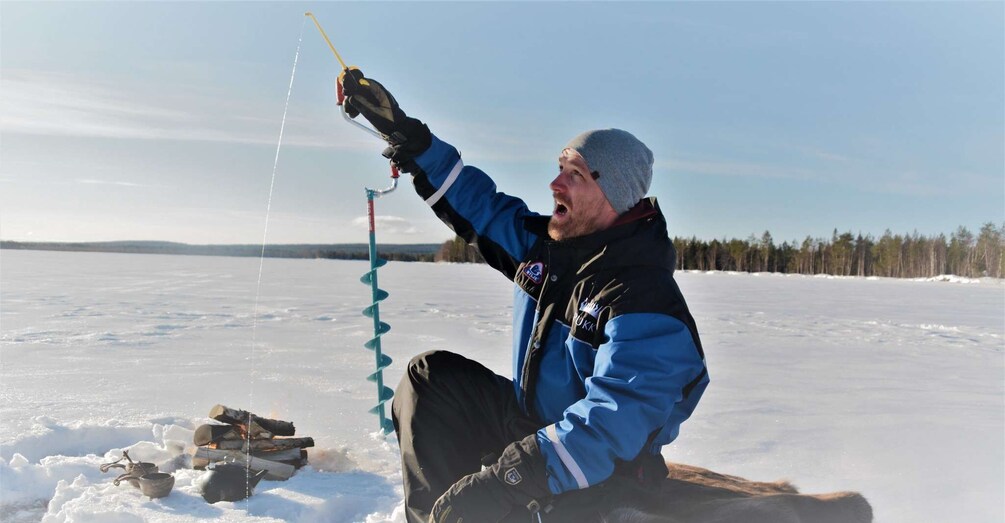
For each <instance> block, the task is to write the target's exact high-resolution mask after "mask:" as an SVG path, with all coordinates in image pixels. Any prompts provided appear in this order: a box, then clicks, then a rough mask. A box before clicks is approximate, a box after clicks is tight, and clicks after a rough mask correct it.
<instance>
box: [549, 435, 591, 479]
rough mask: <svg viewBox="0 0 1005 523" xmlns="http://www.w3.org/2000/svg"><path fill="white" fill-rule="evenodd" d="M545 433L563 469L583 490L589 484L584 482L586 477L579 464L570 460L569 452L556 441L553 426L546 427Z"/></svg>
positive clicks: (556, 436)
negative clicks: (567, 470) (566, 470)
mask: <svg viewBox="0 0 1005 523" xmlns="http://www.w3.org/2000/svg"><path fill="white" fill-rule="evenodd" d="M545 432H546V433H547V434H548V439H549V440H551V443H552V445H554V446H555V451H556V452H558V457H559V458H560V459H561V460H562V464H563V465H565V468H567V469H569V472H571V473H572V477H574V478H576V483H577V484H578V485H579V488H581V489H584V488H586V487H589V486H590V484H589V483H588V482H587V481H586V475H585V474H583V469H581V468H579V464H578V463H576V460H574V459H572V456H571V455H570V454H569V451H568V450H566V448H565V445H563V444H562V441H561V440H559V439H558V431H557V430H555V424H551V425H548V427H547V428H546V429H545Z"/></svg>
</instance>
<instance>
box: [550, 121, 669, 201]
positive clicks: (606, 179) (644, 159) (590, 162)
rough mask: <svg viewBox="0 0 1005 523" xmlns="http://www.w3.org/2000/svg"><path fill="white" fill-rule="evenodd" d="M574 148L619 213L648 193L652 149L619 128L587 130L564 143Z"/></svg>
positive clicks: (651, 174) (651, 173)
mask: <svg viewBox="0 0 1005 523" xmlns="http://www.w3.org/2000/svg"><path fill="white" fill-rule="evenodd" d="M565 147H566V148H568V149H574V150H575V151H576V152H578V153H579V154H580V155H582V157H583V159H584V160H586V165H587V166H589V168H590V169H591V170H593V171H596V172H597V173H598V174H599V175H600V177H599V178H597V184H599V185H600V190H602V191H604V196H606V197H607V201H609V202H611V207H614V210H615V211H617V212H618V214H622V213H624V212H625V211H627V210H628V209H631V208H632V207H635V204H637V203H639V200H641V199H642V198H645V196H646V193H647V192H649V183H650V182H651V181H652V179H653V152H652V151H650V150H649V148H648V147H646V144H644V143H642V142H640V141H639V139H638V138H636V137H634V136H632V133H629V132H628V131H622V130H621V129H599V130H595V131H586V132H585V133H583V134H581V135H579V136H577V137H575V138H573V139H572V141H570V142H569V145H566V146H565Z"/></svg>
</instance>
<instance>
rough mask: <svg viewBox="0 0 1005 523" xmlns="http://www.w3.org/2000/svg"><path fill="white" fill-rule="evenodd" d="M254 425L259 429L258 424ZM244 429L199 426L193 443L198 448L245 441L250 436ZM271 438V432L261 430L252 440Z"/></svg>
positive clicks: (225, 426) (227, 426)
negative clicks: (226, 441) (221, 442)
mask: <svg viewBox="0 0 1005 523" xmlns="http://www.w3.org/2000/svg"><path fill="white" fill-rule="evenodd" d="M253 425H255V426H256V427H257V424H253ZM259 428H260V427H259ZM242 429H243V427H237V426H234V425H208V424H207V425H199V427H198V428H196V429H195V434H194V435H193V436H192V441H193V442H194V443H195V444H196V445H198V446H203V445H209V444H211V443H216V442H217V441H221V440H230V441H243V440H245V439H247V438H248V436H247V434H246V433H245V432H244V430H242ZM270 438H272V433H271V432H264V431H261V430H259V431H256V432H253V433H252V435H251V439H253V440H255V439H270Z"/></svg>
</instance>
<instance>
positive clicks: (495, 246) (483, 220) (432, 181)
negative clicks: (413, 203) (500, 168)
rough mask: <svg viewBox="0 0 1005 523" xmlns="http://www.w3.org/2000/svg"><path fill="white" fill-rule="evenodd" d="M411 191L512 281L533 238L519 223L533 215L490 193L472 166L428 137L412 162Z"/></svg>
mask: <svg viewBox="0 0 1005 523" xmlns="http://www.w3.org/2000/svg"><path fill="white" fill-rule="evenodd" d="M415 163H416V165H417V167H418V169H417V170H416V171H415V172H413V173H412V175H413V178H412V180H413V183H414V184H415V191H416V192H417V193H418V194H419V196H421V197H422V198H424V199H425V200H426V204H428V205H429V206H430V207H432V209H433V211H434V212H435V213H436V215H437V216H438V217H439V218H440V219H441V220H442V221H443V222H444V223H446V224H447V225H448V226H449V227H450V228H451V229H453V230H454V232H455V233H457V235H458V236H460V237H461V238H464V240H465V241H467V242H468V243H469V244H472V245H476V246H477V247H478V250H479V252H481V254H482V257H484V258H485V261H487V262H488V263H489V265H491V266H492V267H495V268H496V269H498V270H500V271H502V272H503V273H504V274H506V275H507V276H508V277H509V278H510V279H513V277H514V275H515V273H516V268H517V266H518V265H519V264H520V261H521V260H522V259H523V257H524V255H525V254H527V251H528V250H530V248H531V247H532V246H533V245H534V243H535V242H536V241H537V239H538V237H537V235H535V234H533V233H531V232H529V231H528V230H526V229H525V228H524V219H525V218H527V217H531V216H538V214H537V213H534V212H531V211H530V210H529V209H528V208H527V204H525V203H524V202H523V200H521V199H519V198H515V197H513V196H509V195H506V194H504V193H501V192H498V191H497V190H496V185H495V183H493V182H492V179H491V178H489V177H488V175H487V174H485V173H484V172H482V171H481V170H480V169H478V168H476V167H471V166H466V165H464V162H463V161H461V156H460V153H458V152H457V149H455V148H454V147H453V146H451V145H450V144H447V143H445V142H443V141H441V140H440V139H439V138H437V137H436V136H433V137H432V143H431V145H430V146H429V148H428V149H427V150H426V151H425V152H424V153H422V154H421V155H419V156H418V157H416V158H415Z"/></svg>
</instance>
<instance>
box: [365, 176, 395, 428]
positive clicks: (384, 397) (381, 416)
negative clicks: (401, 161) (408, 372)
mask: <svg viewBox="0 0 1005 523" xmlns="http://www.w3.org/2000/svg"><path fill="white" fill-rule="evenodd" d="M379 195H380V193H379V192H378V191H374V190H372V189H367V190H366V204H367V217H368V218H369V222H370V224H369V225H370V271H369V272H367V273H366V274H364V275H363V278H361V280H362V282H363V283H369V284H370V296H371V300H372V301H371V304H370V306H369V307H367V308H366V309H364V310H363V314H364V315H366V316H369V317H372V318H373V338H372V339H371V340H370V341H368V342H367V343H366V347H367V348H368V349H371V350H373V352H374V367H375V369H376V370H375V371H374V373H373V374H371V375H370V376H369V377H368V378H367V379H369V380H370V381H374V382H376V384H377V405H376V406H375V407H374V408H372V409H370V412H372V413H374V414H376V415H377V420H378V423H379V424H380V430H381V431H382V432H383V433H384V434H390V433H391V432H393V431H394V424H393V423H392V422H391V420H390V419H388V418H387V415H386V413H385V409H384V403H386V402H387V401H389V400H390V399H391V398H392V397H393V395H394V391H392V390H391V389H390V388H388V387H385V386H384V369H385V368H386V367H387V366H388V365H390V364H391V358H389V357H387V356H385V355H384V354H383V353H382V352H381V346H380V338H381V336H383V335H384V334H385V333H386V332H387V331H389V330H390V329H391V326H390V325H388V324H387V323H384V322H382V321H380V302H381V301H383V300H384V299H385V298H387V296H388V294H387V292H386V291H384V290H382V289H380V288H379V287H378V285H377V269H378V268H380V267H382V266H383V265H385V264H386V263H387V261H386V260H383V259H381V258H380V257H378V256H377V235H376V230H375V227H374V216H373V214H374V213H373V199H374V196H379Z"/></svg>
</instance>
